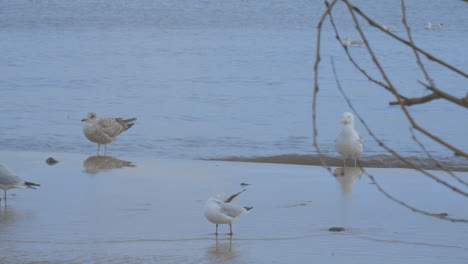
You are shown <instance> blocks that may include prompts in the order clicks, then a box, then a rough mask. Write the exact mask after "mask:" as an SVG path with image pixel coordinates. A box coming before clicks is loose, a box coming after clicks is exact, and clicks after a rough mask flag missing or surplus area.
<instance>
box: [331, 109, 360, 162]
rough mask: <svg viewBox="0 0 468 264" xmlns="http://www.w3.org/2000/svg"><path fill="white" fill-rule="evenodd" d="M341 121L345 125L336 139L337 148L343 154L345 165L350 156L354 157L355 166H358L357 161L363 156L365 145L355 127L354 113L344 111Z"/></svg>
mask: <svg viewBox="0 0 468 264" xmlns="http://www.w3.org/2000/svg"><path fill="white" fill-rule="evenodd" d="M341 123H343V127H342V128H341V131H340V133H339V134H338V136H337V137H336V139H335V149H336V151H337V152H338V153H340V154H341V156H343V159H344V161H343V162H344V167H346V159H348V158H353V159H354V167H356V161H357V159H358V158H359V157H360V156H361V154H362V151H363V150H364V145H363V144H362V139H361V136H359V134H358V132H357V131H356V130H355V129H354V117H353V114H351V113H349V112H346V113H344V116H343V119H342V120H341Z"/></svg>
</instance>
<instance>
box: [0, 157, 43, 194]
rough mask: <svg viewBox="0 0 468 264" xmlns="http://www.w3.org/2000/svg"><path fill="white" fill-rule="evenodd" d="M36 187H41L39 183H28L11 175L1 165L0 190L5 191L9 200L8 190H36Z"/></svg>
mask: <svg viewBox="0 0 468 264" xmlns="http://www.w3.org/2000/svg"><path fill="white" fill-rule="evenodd" d="M34 186H40V185H39V184H37V183H32V182H27V181H24V180H23V179H21V178H20V177H18V176H16V175H14V174H13V173H11V172H10V171H9V170H8V169H7V168H6V167H5V166H3V165H1V164H0V189H2V190H4V191H5V195H4V198H5V200H6V198H7V194H6V193H7V190H10V189H14V188H21V189H27V188H30V189H36V188H34Z"/></svg>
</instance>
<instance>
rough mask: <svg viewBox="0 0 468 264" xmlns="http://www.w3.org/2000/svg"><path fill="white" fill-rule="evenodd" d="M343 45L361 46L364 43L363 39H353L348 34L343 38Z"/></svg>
mask: <svg viewBox="0 0 468 264" xmlns="http://www.w3.org/2000/svg"><path fill="white" fill-rule="evenodd" d="M343 45H345V46H346V47H361V46H362V45H364V41H363V40H351V39H350V38H349V37H348V36H346V37H344V38H343Z"/></svg>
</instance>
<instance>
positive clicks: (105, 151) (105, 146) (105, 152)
mask: <svg viewBox="0 0 468 264" xmlns="http://www.w3.org/2000/svg"><path fill="white" fill-rule="evenodd" d="M106 155H107V144H104V156H106Z"/></svg>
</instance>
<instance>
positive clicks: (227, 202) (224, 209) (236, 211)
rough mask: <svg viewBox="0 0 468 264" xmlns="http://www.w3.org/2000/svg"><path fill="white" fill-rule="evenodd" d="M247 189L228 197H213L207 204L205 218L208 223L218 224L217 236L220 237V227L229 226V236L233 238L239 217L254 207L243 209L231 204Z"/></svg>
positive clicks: (223, 195) (224, 195) (222, 195)
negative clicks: (233, 222)
mask: <svg viewBox="0 0 468 264" xmlns="http://www.w3.org/2000/svg"><path fill="white" fill-rule="evenodd" d="M246 190H247V189H244V190H242V191H241V192H238V193H236V194H233V195H231V196H230V197H227V195H226V194H221V195H217V196H215V197H211V198H209V199H208V201H206V204H205V217H206V219H208V221H210V222H212V223H214V224H216V233H215V234H216V235H218V225H220V224H229V230H230V233H229V235H231V236H232V224H231V222H232V221H234V220H235V219H236V218H238V217H239V216H241V215H243V214H246V213H248V212H249V211H250V210H252V208H253V207H242V206H238V205H235V204H232V203H231V202H232V201H234V200H235V199H236V198H237V197H239V195H240V194H241V193H243V192H245V191H246Z"/></svg>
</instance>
